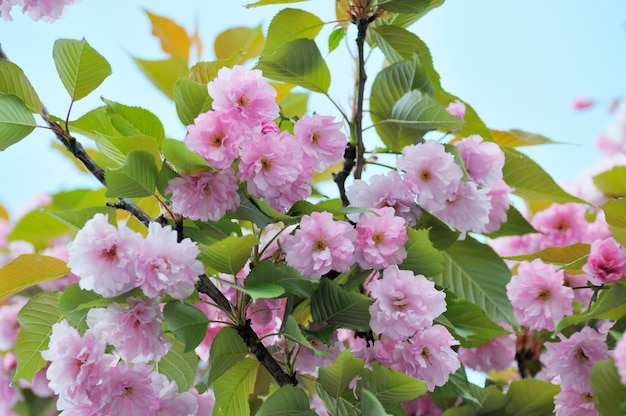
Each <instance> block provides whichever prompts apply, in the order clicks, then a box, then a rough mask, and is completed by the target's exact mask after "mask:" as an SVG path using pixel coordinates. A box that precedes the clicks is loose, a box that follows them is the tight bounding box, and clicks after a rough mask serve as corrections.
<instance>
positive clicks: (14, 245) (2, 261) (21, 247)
mask: <svg viewBox="0 0 626 416" xmlns="http://www.w3.org/2000/svg"><path fill="white" fill-rule="evenodd" d="M6 248H7V250H6V252H0V267H2V266H4V265H6V264H9V263H11V262H12V261H13V260H15V259H16V258H18V257H19V256H21V255H22V254H33V253H34V252H35V247H34V246H33V245H32V244H31V243H29V242H28V241H24V240H14V241H10V242H9V243H8V244H7V246H6Z"/></svg>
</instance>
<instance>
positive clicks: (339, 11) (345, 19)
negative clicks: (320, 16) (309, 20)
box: [335, 0, 350, 29]
mask: <svg viewBox="0 0 626 416" xmlns="http://www.w3.org/2000/svg"><path fill="white" fill-rule="evenodd" d="M349 10H350V2H349V1H348V0H335V14H336V15H337V24H338V25H339V26H341V27H343V28H344V29H346V28H347V27H348V25H349V24H350V14H349V13H348V11H349Z"/></svg>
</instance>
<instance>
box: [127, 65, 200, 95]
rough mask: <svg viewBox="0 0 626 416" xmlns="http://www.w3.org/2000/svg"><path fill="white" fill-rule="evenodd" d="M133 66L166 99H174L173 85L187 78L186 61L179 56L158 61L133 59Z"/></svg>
mask: <svg viewBox="0 0 626 416" xmlns="http://www.w3.org/2000/svg"><path fill="white" fill-rule="evenodd" d="M133 60H134V61H135V64H137V66H138V67H139V69H141V72H143V73H144V75H145V76H146V77H148V79H149V80H150V81H151V82H152V83H153V84H154V85H155V86H156V87H157V88H158V89H159V90H160V91H161V92H162V93H163V94H165V95H166V96H167V97H169V98H170V99H172V100H173V99H174V85H176V81H178V80H179V79H187V78H188V77H189V68H188V67H187V61H186V60H185V58H182V57H180V56H172V57H171V58H169V59H164V60H160V61H146V60H144V59H139V58H133Z"/></svg>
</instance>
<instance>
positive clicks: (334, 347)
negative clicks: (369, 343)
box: [294, 332, 345, 376]
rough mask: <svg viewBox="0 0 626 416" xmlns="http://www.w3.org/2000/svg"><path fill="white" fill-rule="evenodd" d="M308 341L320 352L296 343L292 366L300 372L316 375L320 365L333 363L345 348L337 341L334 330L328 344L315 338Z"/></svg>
mask: <svg viewBox="0 0 626 416" xmlns="http://www.w3.org/2000/svg"><path fill="white" fill-rule="evenodd" d="M309 342H310V344H311V345H312V346H313V347H314V348H316V349H317V350H318V351H321V352H322V353H319V352H315V351H313V350H312V349H310V348H308V347H305V346H304V345H298V347H297V348H298V349H297V353H296V356H295V357H296V359H295V362H294V367H295V369H296V371H297V372H298V373H301V374H311V375H313V376H317V375H318V370H319V369H320V367H325V366H328V365H330V364H332V363H334V362H335V360H336V359H337V357H338V356H339V354H341V352H342V351H343V350H345V348H344V346H343V344H342V343H341V342H339V341H338V339H337V333H336V332H335V333H334V334H333V335H332V336H331V338H330V346H328V345H326V344H324V343H322V342H321V341H320V340H318V339H315V338H313V339H310V340H309Z"/></svg>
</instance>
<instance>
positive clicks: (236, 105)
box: [207, 65, 279, 128]
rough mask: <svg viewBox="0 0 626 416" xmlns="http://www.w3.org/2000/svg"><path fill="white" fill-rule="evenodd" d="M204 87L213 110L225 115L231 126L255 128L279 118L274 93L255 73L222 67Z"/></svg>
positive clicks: (258, 74) (260, 75)
mask: <svg viewBox="0 0 626 416" xmlns="http://www.w3.org/2000/svg"><path fill="white" fill-rule="evenodd" d="M207 86H208V90H209V95H210V96H211V98H213V104H212V106H213V110H214V111H219V112H221V113H224V115H225V116H226V117H227V118H228V119H229V120H232V121H233V122H234V123H242V124H243V125H245V126H247V127H249V128H255V127H256V126H259V125H261V123H262V122H264V121H270V120H273V119H275V118H277V117H278V115H279V108H278V104H276V90H275V89H274V88H273V87H272V86H271V85H270V84H269V83H268V82H267V81H266V80H265V79H264V78H263V74H262V73H261V71H260V70H258V69H252V70H251V69H248V68H246V67H243V66H240V65H237V66H234V67H233V68H227V67H223V68H221V69H220V70H219V71H218V72H217V78H215V79H213V80H212V81H211V82H209V83H208V85H207Z"/></svg>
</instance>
